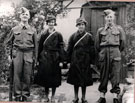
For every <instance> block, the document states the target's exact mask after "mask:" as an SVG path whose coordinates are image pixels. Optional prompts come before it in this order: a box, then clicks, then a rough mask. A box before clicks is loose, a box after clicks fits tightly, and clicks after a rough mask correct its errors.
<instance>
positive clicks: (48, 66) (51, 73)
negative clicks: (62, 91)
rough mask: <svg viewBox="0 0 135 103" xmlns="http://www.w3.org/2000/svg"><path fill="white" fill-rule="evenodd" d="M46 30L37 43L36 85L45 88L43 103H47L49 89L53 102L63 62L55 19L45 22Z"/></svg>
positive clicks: (60, 39)
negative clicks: (37, 65) (37, 68)
mask: <svg viewBox="0 0 135 103" xmlns="http://www.w3.org/2000/svg"><path fill="white" fill-rule="evenodd" d="M46 23H47V25H48V29H47V30H46V31H44V32H43V33H42V35H41V38H40V41H39V50H38V54H39V55H38V60H39V70H38V73H37V77H36V83H37V84H39V85H41V86H43V87H45V102H48V101H49V98H48V94H49V88H52V97H51V101H52V102H53V101H54V96H55V91H56V87H58V86H60V85H61V69H60V66H62V61H63V50H64V47H63V37H62V35H61V33H59V32H57V31H56V30H55V28H54V26H56V19H55V17H53V16H51V17H48V18H47V20H46Z"/></svg>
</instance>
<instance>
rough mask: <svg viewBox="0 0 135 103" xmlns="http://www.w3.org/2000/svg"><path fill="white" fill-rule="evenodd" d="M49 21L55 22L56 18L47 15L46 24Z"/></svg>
mask: <svg viewBox="0 0 135 103" xmlns="http://www.w3.org/2000/svg"><path fill="white" fill-rule="evenodd" d="M50 20H56V17H55V16H53V15H49V16H47V18H46V22H48V21H50Z"/></svg>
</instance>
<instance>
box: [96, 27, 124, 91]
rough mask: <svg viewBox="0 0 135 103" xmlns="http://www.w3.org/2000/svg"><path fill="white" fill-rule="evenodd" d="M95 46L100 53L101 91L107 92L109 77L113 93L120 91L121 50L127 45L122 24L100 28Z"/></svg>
mask: <svg viewBox="0 0 135 103" xmlns="http://www.w3.org/2000/svg"><path fill="white" fill-rule="evenodd" d="M95 47H96V50H97V51H98V53H99V67H98V68H99V70H100V71H101V72H100V73H101V74H100V85H99V91H100V92H103V93H106V92H107V85H108V81H109V79H110V80H111V83H112V89H111V93H117V94H119V93H120V87H119V82H120V68H121V51H123V49H124V47H125V32H124V30H123V29H122V27H121V26H118V25H115V26H113V27H102V28H99V30H98V32H97V35H96V39H95Z"/></svg>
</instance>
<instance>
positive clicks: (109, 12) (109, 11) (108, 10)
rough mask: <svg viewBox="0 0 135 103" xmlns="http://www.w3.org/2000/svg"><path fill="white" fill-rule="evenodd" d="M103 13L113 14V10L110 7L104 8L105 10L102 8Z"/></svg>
mask: <svg viewBox="0 0 135 103" xmlns="http://www.w3.org/2000/svg"><path fill="white" fill-rule="evenodd" d="M104 14H105V16H107V15H109V14H112V15H115V12H114V11H113V10H111V9H106V10H104Z"/></svg>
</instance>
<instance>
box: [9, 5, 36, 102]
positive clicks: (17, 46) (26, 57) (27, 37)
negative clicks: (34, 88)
mask: <svg viewBox="0 0 135 103" xmlns="http://www.w3.org/2000/svg"><path fill="white" fill-rule="evenodd" d="M29 18H30V13H29V10H28V9H26V8H24V7H22V8H21V11H20V20H21V21H20V23H19V25H17V26H15V27H14V28H12V30H11V33H10V35H9V37H8V40H7V43H9V42H12V45H13V46H12V47H13V48H12V57H11V56H9V61H11V58H12V60H13V65H14V77H13V78H14V96H15V101H27V100H28V97H29V96H30V78H31V73H32V65H33V61H34V60H35V62H36V60H37V37H36V36H37V35H36V30H35V29H34V28H33V27H31V26H30V25H29V24H28V20H29Z"/></svg>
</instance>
